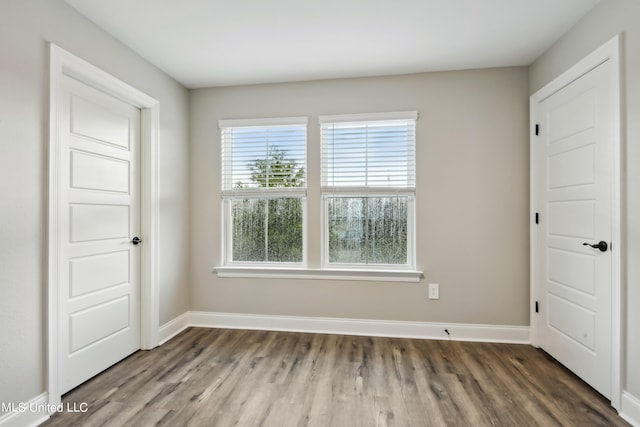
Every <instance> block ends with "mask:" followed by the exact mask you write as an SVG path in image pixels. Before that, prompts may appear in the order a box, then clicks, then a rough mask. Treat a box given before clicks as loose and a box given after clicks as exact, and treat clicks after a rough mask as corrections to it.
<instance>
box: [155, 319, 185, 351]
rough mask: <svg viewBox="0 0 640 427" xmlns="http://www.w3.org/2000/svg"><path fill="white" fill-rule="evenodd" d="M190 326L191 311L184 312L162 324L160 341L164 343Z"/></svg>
mask: <svg viewBox="0 0 640 427" xmlns="http://www.w3.org/2000/svg"><path fill="white" fill-rule="evenodd" d="M188 327H189V312H188V311H187V312H184V313H182V314H181V315H180V316H178V317H176V318H175V319H173V320H170V321H168V322H167V323H165V324H164V325H162V326H160V331H159V337H158V338H159V341H160V342H159V343H158V345H162V344H164V343H166V342H167V341H169V340H170V339H171V338H173V337H175V336H176V335H178V334H179V333H180V332H182V331H184V330H185V329H187V328H188Z"/></svg>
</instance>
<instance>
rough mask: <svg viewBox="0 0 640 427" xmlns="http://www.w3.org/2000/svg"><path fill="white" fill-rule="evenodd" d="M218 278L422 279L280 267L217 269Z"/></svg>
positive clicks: (411, 274)
mask: <svg viewBox="0 0 640 427" xmlns="http://www.w3.org/2000/svg"><path fill="white" fill-rule="evenodd" d="M214 271H215V272H216V274H217V275H218V277H241V278H261V279H312V280H361V281H370V282H413V283H417V282H419V281H420V278H421V277H422V271H416V270H358V269H325V268H323V269H312V268H278V267H246V266H227V267H215V268H214Z"/></svg>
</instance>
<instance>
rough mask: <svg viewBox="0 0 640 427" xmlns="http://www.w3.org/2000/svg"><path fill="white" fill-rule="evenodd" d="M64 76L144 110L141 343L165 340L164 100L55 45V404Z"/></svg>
mask: <svg viewBox="0 0 640 427" xmlns="http://www.w3.org/2000/svg"><path fill="white" fill-rule="evenodd" d="M63 76H69V77H72V78H74V79H76V80H79V81H81V82H82V83H85V84H87V85H89V86H92V87H94V88H96V89H98V90H101V91H103V92H105V93H107V94H109V95H111V96H114V97H116V98H119V99H121V100H122V101H124V102H126V103H128V104H131V105H133V106H135V107H138V108H140V110H141V126H140V129H141V135H140V141H141V152H140V154H141V155H140V187H141V188H140V190H141V191H140V198H141V200H140V201H141V206H140V207H141V210H140V217H141V218H140V219H141V236H142V238H143V239H144V244H143V245H142V246H141V261H140V264H141V265H140V301H141V302H140V329H141V330H140V345H141V348H142V349H151V348H154V347H156V346H157V345H158V342H159V338H158V336H159V335H158V332H159V284H158V212H159V202H158V137H159V127H160V114H159V108H160V103H159V102H158V101H157V100H155V99H153V98H151V97H150V96H148V95H146V94H144V93H142V92H141V91H139V90H137V89H135V88H133V87H131V86H129V85H128V84H126V83H124V82H122V81H121V80H119V79H117V78H115V77H113V76H111V75H110V74H108V73H106V72H104V71H102V70H101V69H99V68H97V67H95V66H94V65H92V64H90V63H88V62H86V61H84V60H83V59H80V58H78V57H77V56H75V55H73V54H71V53H69V52H67V51H66V50H64V49H62V48H60V47H58V46H56V45H54V44H50V75H49V78H50V80H49V84H50V86H49V91H50V99H49V108H50V110H49V213H48V216H49V218H48V221H49V222H48V316H47V325H48V327H47V329H48V341H47V342H48V346H47V380H48V381H47V393H48V400H49V403H50V404H52V405H58V404H59V403H60V397H61V395H60V387H59V378H58V375H59V372H58V366H59V365H58V362H59V361H58V354H59V353H58V350H59V349H58V334H59V331H58V326H59V322H58V316H59V314H60V313H59V309H58V302H59V299H58V297H59V286H60V284H59V262H60V241H61V240H60V239H61V236H60V224H59V221H60V219H59V218H58V212H59V193H60V187H61V184H62V183H60V182H59V177H60V173H61V172H60V155H61V154H62V153H61V149H60V146H61V137H60V136H61V129H60V120H59V116H58V113H59V111H58V105H59V98H60V88H61V84H62V78H63Z"/></svg>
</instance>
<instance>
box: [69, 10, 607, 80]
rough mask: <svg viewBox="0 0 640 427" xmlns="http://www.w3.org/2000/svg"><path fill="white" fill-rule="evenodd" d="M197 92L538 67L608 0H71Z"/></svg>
mask: <svg viewBox="0 0 640 427" xmlns="http://www.w3.org/2000/svg"><path fill="white" fill-rule="evenodd" d="M65 1H66V2H67V3H68V4H69V5H71V6H72V7H73V8H75V9H76V10H78V11H79V12H80V13H81V14H83V15H85V16H86V17H87V18H89V19H90V20H91V21H93V22H95V23H96V24H97V25H98V26H100V27H102V28H104V29H105V30H106V31H107V32H109V33H111V34H112V35H113V36H114V37H115V38H117V39H119V40H120V41H122V42H123V43H124V44H125V45H127V46H129V47H130V48H131V49H133V50H134V51H136V52H137V53H138V54H139V55H141V56H143V57H144V58H146V59H147V60H148V61H150V62H151V63H153V64H155V65H156V66H157V67H159V68H160V69H162V70H163V71H165V72H166V73H167V74H169V75H170V76H172V77H173V78H175V79H176V80H178V81H179V82H180V83H182V84H183V85H185V86H186V87H188V88H199V87H210V86H229V85H241V84H255V83H271V82H288V81H301V80H317V79H327V78H343V77H364V76H379V75H391V74H408V73H418V72H425V71H442V70H461V69H472V68H488V67H503V66H517V65H529V64H531V63H532V62H533V61H534V60H535V59H536V58H537V57H538V56H539V55H540V54H542V53H543V52H544V51H545V50H546V49H547V48H548V47H549V46H551V45H552V44H553V42H555V41H556V40H557V39H558V38H559V37H560V36H562V35H563V34H564V33H565V32H566V31H567V30H569V29H570V28H571V27H572V26H573V25H574V24H575V23H576V22H577V21H578V20H579V19H580V18H581V17H582V16H583V15H584V14H586V13H587V12H588V11H589V10H590V9H592V8H593V7H594V6H595V5H596V4H597V3H598V1H599V0H180V1H178V0H109V1H105V0H65Z"/></svg>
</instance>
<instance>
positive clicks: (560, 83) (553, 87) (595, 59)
mask: <svg viewBox="0 0 640 427" xmlns="http://www.w3.org/2000/svg"><path fill="white" fill-rule="evenodd" d="M607 61H610V63H611V78H612V87H613V91H614V96H615V97H616V102H614V106H613V111H612V121H613V128H614V130H615V131H614V135H613V147H614V148H613V157H614V159H613V165H612V167H613V189H612V193H613V194H612V222H613V224H612V225H613V227H612V237H611V243H612V244H611V256H612V278H611V282H612V283H611V284H612V294H611V297H612V307H611V315H612V322H611V331H612V334H611V336H612V339H611V406H613V407H614V408H615V409H617V410H619V409H620V407H621V395H622V376H623V370H622V366H623V359H622V353H623V352H622V314H623V310H622V276H621V272H622V264H621V262H622V250H623V248H624V245H623V244H622V243H623V242H622V239H623V237H622V236H623V233H622V221H621V212H622V191H621V185H622V184H621V182H622V181H621V176H622V159H621V132H620V117H621V98H622V97H621V96H620V72H621V71H620V36H618V35H617V36H615V37H613V38H612V39H611V40H609V41H608V42H607V43H605V44H604V45H602V46H601V47H600V48H598V49H596V50H595V51H594V52H592V53H591V54H589V55H587V57H585V58H584V59H582V60H581V61H580V62H578V63H577V64H576V65H574V66H573V67H571V68H570V69H569V70H567V71H566V72H564V73H563V74H561V75H560V76H558V77H557V78H556V79H554V80H553V81H552V82H550V83H549V84H547V85H546V86H545V87H543V88H542V89H540V90H539V91H537V92H536V93H534V94H533V95H532V96H531V98H530V103H531V104H530V111H531V113H530V114H531V128H532V129H533V128H534V127H535V123H536V111H537V110H536V108H537V105H538V104H539V103H540V102H542V101H543V100H544V99H546V98H548V97H549V96H551V95H553V94H554V93H556V92H558V91H559V90H561V89H562V88H564V87H565V86H567V85H569V84H571V83H572V82H574V81H575V80H577V79H579V78H580V77H582V76H583V75H585V74H587V73H588V72H589V71H591V70H593V69H594V68H596V67H597V66H598V65H600V64H603V63H604V62H607ZM531 135H532V136H531V139H530V148H531V160H530V161H531V179H530V182H531V184H530V185H531V190H530V191H531V205H530V206H531V215H532V217H533V216H534V215H535V212H536V211H538V208H537V206H536V197H535V194H536V193H535V192H536V188H535V185H534V183H535V178H536V177H535V175H534V171H535V156H534V144H535V134H534V133H533V132H532V134H531ZM530 244H531V247H530V253H531V261H530V262H531V269H530V271H531V273H530V274H531V286H530V288H531V301H532V304H533V302H534V301H536V300H537V296H538V292H539V289H538V281H537V277H536V274H537V273H536V269H537V267H536V266H537V259H536V256H535V254H536V246H535V245H536V240H535V224H532V226H531V243H530ZM536 319H537V318H536V316H535V313H534V310H533V308H532V309H531V341H532V344H533V345H539V338H538V335H537V326H536Z"/></svg>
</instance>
